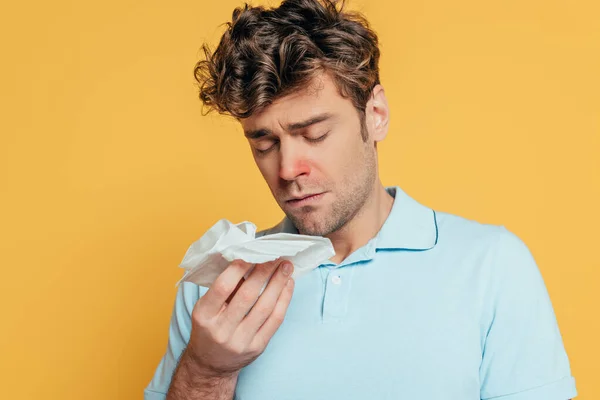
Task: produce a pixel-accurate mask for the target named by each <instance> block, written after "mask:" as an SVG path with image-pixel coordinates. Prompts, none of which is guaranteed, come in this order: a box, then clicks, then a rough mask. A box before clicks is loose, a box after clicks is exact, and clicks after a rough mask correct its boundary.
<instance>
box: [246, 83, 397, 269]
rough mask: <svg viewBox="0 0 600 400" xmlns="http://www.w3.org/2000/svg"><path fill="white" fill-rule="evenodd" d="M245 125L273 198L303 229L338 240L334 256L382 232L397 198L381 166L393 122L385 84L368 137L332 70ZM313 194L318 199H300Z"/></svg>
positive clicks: (371, 109) (369, 118)
mask: <svg viewBox="0 0 600 400" xmlns="http://www.w3.org/2000/svg"><path fill="white" fill-rule="evenodd" d="M241 124H242V128H243V130H244V134H245V136H246V137H247V139H248V142H249V144H250V148H251V150H252V154H253V156H254V161H255V162H256V165H257V167H258V169H259V170H260V172H261V174H262V176H263V177H264V179H265V181H266V183H267V185H268V186H269V189H270V190H271V193H272V194H273V197H274V198H275V200H276V201H277V203H278V204H279V206H280V207H281V209H282V210H283V211H284V213H285V214H286V215H287V217H288V218H289V219H290V220H291V221H292V222H293V223H294V225H295V226H296V227H297V228H298V230H299V232H300V233H302V234H306V235H319V236H325V237H328V238H329V239H331V241H332V242H333V245H334V248H335V250H336V257H335V258H334V259H332V261H334V262H340V261H342V260H343V259H345V258H346V257H347V256H348V255H349V254H350V253H351V252H352V251H354V250H356V249H357V248H359V247H361V246H363V245H364V244H365V243H366V242H368V241H369V240H370V239H371V238H372V237H373V236H375V235H376V233H377V232H378V231H379V229H380V228H381V225H382V224H383V222H384V221H385V218H386V217H387V215H388V214H389V211H390V210H391V206H392V203H393V198H392V197H391V196H390V195H389V194H388V193H387V192H386V191H385V188H384V186H383V185H382V184H381V181H380V179H379V172H378V165H377V149H376V143H377V142H379V141H381V140H383V139H384V138H385V136H386V135H387V131H388V125H389V108H388V104H387V100H386V98H385V94H384V91H383V88H382V87H381V85H377V86H376V87H375V88H374V90H373V93H372V96H371V98H370V100H369V102H368V103H367V107H366V110H365V130H366V132H363V133H366V135H364V136H366V140H363V136H362V135H361V123H360V117H359V113H358V111H357V110H356V108H355V107H354V105H353V104H352V102H351V100H350V99H348V98H343V97H342V96H341V95H340V94H339V92H338V90H337V87H336V85H335V83H334V81H333V79H332V78H331V77H330V76H329V75H328V74H322V75H320V76H318V77H316V78H315V79H313V82H312V83H311V84H310V85H309V86H308V87H307V88H306V89H305V90H303V91H299V92H296V93H293V94H291V95H288V96H285V97H283V98H281V99H278V100H277V101H275V102H274V103H272V104H271V105H269V106H268V107H267V108H265V109H264V110H262V111H261V112H259V113H255V114H253V115H252V116H251V117H249V118H246V119H243V120H241ZM313 194H319V196H318V198H312V199H310V198H309V199H306V200H304V201H302V202H299V201H294V199H297V198H302V197H305V196H308V195H313Z"/></svg>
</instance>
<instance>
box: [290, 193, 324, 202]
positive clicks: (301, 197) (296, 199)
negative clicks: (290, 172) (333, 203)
mask: <svg viewBox="0 0 600 400" xmlns="http://www.w3.org/2000/svg"><path fill="white" fill-rule="evenodd" d="M319 194H321V193H313V194H307V195H303V196H297V197H292V198H291V199H289V200H288V201H300V200H304V199H308V198H309V197H312V196H318V195H319Z"/></svg>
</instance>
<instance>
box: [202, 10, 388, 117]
mask: <svg viewBox="0 0 600 400" xmlns="http://www.w3.org/2000/svg"><path fill="white" fill-rule="evenodd" d="M344 5H345V1H341V2H340V1H336V0H285V1H283V2H282V3H281V5H280V6H279V7H277V8H271V9H266V8H264V7H262V6H250V5H248V4H245V5H244V7H243V8H242V7H239V8H236V9H235V10H234V11H233V16H232V21H231V22H228V23H227V24H226V25H227V30H226V31H225V33H224V34H223V36H222V37H221V41H220V43H219V45H218V46H217V48H216V50H215V51H214V53H213V52H211V50H210V48H209V47H208V45H207V44H204V45H203V46H202V50H203V52H204V56H205V59H203V60H201V61H199V62H198V63H197V64H196V67H195V68H194V76H195V78H196V80H197V82H198V84H199V90H200V99H201V100H202V102H203V103H204V106H205V108H207V109H208V110H207V111H206V112H207V113H208V112H210V111H212V110H216V111H217V112H219V113H220V114H229V115H232V116H233V117H235V118H238V119H239V118H247V117H249V116H250V115H252V114H253V113H254V112H256V111H259V110H261V109H263V108H264V107H266V106H268V105H269V104H271V103H272V102H273V101H274V100H275V99H277V98H279V97H282V96H285V95H286V94H289V93H290V92H292V91H295V90H297V89H300V88H302V87H304V86H305V85H306V84H307V83H308V82H309V81H310V80H311V79H312V78H313V77H314V76H315V75H316V73H320V72H326V73H329V74H331V76H332V77H333V78H334V82H335V84H336V86H337V88H338V90H339V93H340V95H341V96H343V97H345V98H350V99H351V100H352V102H353V105H354V107H355V108H356V109H357V110H358V112H359V115H360V116H361V123H362V122H363V121H364V110H365V106H366V103H367V101H368V100H369V97H370V95H371V92H372V89H373V88H374V87H375V85H377V84H378V83H379V48H378V39H377V35H376V34H375V32H374V31H373V30H371V28H370V26H369V23H368V22H367V20H366V19H365V17H364V16H363V15H362V14H360V13H357V12H350V11H346V10H344Z"/></svg>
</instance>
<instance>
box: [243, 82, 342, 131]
mask: <svg viewBox="0 0 600 400" xmlns="http://www.w3.org/2000/svg"><path fill="white" fill-rule="evenodd" d="M352 109H353V105H352V102H351V101H350V100H349V99H347V98H344V97H342V96H341V95H340V93H339V91H338V88H337V86H336V85H335V83H334V81H333V79H332V78H331V77H329V76H328V75H326V74H323V75H320V76H318V77H315V78H313V79H312V80H311V81H310V83H309V84H307V85H306V88H304V89H301V90H298V91H296V92H293V93H290V94H288V95H286V96H283V97H281V98H278V99H277V100H275V101H274V102H273V103H272V104H270V105H269V106H267V107H265V108H264V109H263V110H260V111H259V112H256V113H254V114H253V115H251V116H250V117H248V118H244V119H241V120H240V122H241V124H242V127H243V128H244V130H246V131H247V130H254V129H260V128H265V127H273V126H274V125H277V126H285V125H288V124H293V123H295V122H299V121H304V120H307V119H310V118H311V117H313V116H315V115H320V114H326V113H327V114H331V115H336V114H339V113H343V112H348V111H349V110H350V111H351V110H352Z"/></svg>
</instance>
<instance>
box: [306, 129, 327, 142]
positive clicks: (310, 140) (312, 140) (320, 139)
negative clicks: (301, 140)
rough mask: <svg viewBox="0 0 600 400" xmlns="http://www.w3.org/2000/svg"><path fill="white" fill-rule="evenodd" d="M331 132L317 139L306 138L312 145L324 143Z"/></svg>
mask: <svg viewBox="0 0 600 400" xmlns="http://www.w3.org/2000/svg"><path fill="white" fill-rule="evenodd" d="M329 132H331V131H327V132H325V133H324V134H323V135H321V136H319V137H316V138H310V137H306V140H307V141H309V142H311V143H318V142H322V141H323V140H325V138H326V137H327V136H328V135H329Z"/></svg>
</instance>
